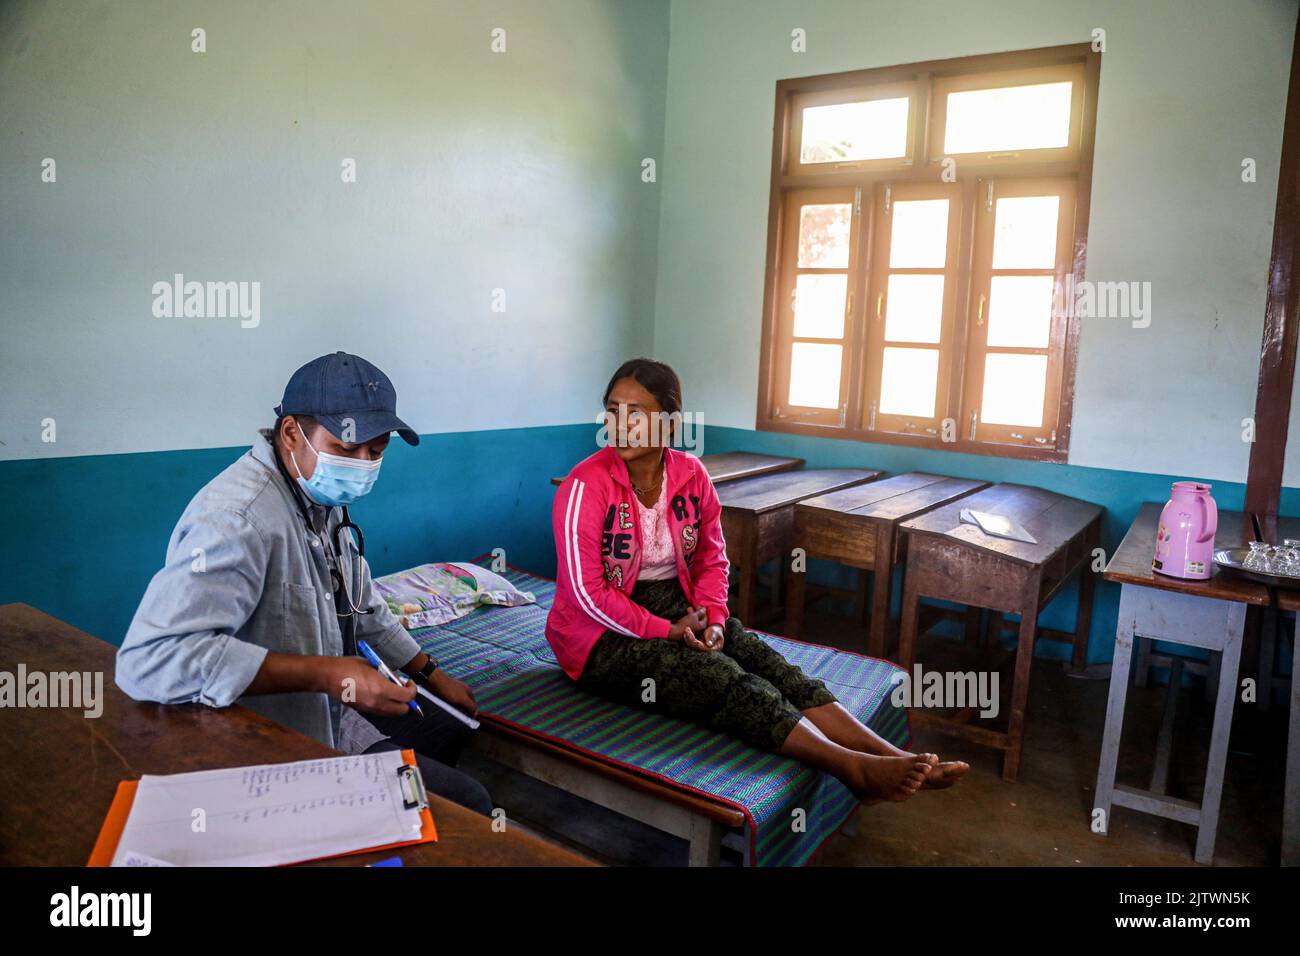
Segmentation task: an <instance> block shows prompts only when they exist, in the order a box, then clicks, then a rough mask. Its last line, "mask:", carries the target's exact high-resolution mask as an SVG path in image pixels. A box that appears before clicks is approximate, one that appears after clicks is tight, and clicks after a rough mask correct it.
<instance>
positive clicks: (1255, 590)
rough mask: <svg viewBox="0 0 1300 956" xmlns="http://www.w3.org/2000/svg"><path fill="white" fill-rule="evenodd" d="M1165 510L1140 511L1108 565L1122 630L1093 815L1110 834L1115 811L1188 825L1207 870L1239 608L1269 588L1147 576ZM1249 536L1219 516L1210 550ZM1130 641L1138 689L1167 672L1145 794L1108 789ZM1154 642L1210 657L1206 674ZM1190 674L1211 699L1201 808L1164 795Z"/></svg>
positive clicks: (1221, 575) (1240, 625)
mask: <svg viewBox="0 0 1300 956" xmlns="http://www.w3.org/2000/svg"><path fill="white" fill-rule="evenodd" d="M1163 507H1164V506H1163V505H1161V504H1156V503H1154V502H1148V503H1147V504H1144V505H1142V507H1141V508H1140V509H1139V510H1138V514H1137V517H1136V518H1135V519H1134V521H1133V524H1132V525H1131V526H1130V527H1129V529H1128V533H1127V534H1126V535H1125V536H1124V540H1123V541H1122V542H1121V543H1120V546H1119V548H1118V550H1116V552H1115V556H1114V557H1113V558H1111V560H1110V563H1109V564H1107V566H1106V571H1105V578H1106V580H1107V581H1112V582H1114V583H1117V584H1119V585H1120V598H1119V621H1118V624H1117V626H1116V630H1115V658H1114V663H1113V664H1112V667H1111V676H1110V699H1109V702H1108V703H1107V707H1106V730H1105V734H1104V736H1103V738H1102V745H1101V760H1100V761H1099V764H1098V768H1097V788H1096V791H1095V793H1096V797H1095V800H1096V806H1095V808H1094V812H1096V811H1100V814H1101V816H1100V821H1099V822H1100V824H1101V830H1100V832H1102V833H1106V832H1108V831H1109V828H1110V815H1111V812H1112V808H1113V806H1115V805H1118V806H1122V807H1128V808H1130V809H1133V810H1140V811H1142V812H1143V813H1150V814H1154V815H1156V816H1161V817H1167V818H1169V819H1172V820H1179V821H1181V822H1183V823H1189V824H1191V825H1192V826H1195V827H1197V835H1196V851H1195V858H1196V862H1198V863H1210V862H1212V861H1213V859H1214V841H1215V835H1216V833H1217V830H1218V823H1219V806H1220V802H1221V800H1222V796H1223V769H1224V765H1225V763H1226V761H1227V757H1228V737H1229V732H1230V731H1231V729H1232V711H1233V705H1234V704H1235V702H1236V694H1237V671H1238V664H1239V661H1240V657H1241V645H1242V636H1243V632H1244V631H1245V623H1246V607H1247V605H1251V604H1253V605H1256V606H1266V605H1267V604H1268V603H1269V597H1268V589H1267V588H1265V587H1264V586H1263V585H1260V584H1256V583H1255V582H1253V581H1250V580H1247V579H1245V578H1242V577H1238V576H1236V575H1233V574H1231V573H1227V572H1223V571H1219V570H1218V569H1215V571H1214V573H1213V575H1212V577H1210V578H1209V579H1208V580H1205V581H1191V580H1187V579H1184V578H1175V577H1169V576H1167V575H1163V574H1157V573H1156V572H1155V571H1153V570H1152V569H1151V559H1152V558H1153V557H1154V556H1155V543H1156V529H1157V527H1158V525H1159V521H1160V512H1161V510H1162V508H1163ZM1253 536H1254V533H1253V527H1252V525H1251V522H1250V519H1249V517H1248V516H1246V515H1243V514H1241V513H1239V512H1235V511H1220V512H1219V525H1218V529H1217V531H1216V533H1215V537H1214V546H1215V548H1233V547H1241V546H1242V545H1244V544H1245V543H1246V542H1247V541H1249V540H1251V538H1253ZM1135 640H1136V642H1137V646H1138V653H1137V655H1136V656H1137V662H1136V665H1135V666H1136V668H1137V674H1136V676H1137V678H1138V680H1139V682H1142V683H1144V682H1145V680H1146V674H1147V671H1148V670H1149V668H1150V666H1151V664H1153V663H1167V664H1168V666H1169V668H1170V671H1169V691H1168V692H1167V693H1168V696H1167V697H1166V699H1165V710H1164V716H1163V718H1162V720H1161V724H1160V731H1159V734H1158V735H1157V738H1156V755H1155V765H1154V770H1153V771H1152V774H1151V784H1150V786H1149V787H1148V788H1146V789H1142V788H1139V787H1130V786H1125V785H1121V784H1117V783H1116V782H1115V768H1116V765H1117V764H1118V761H1119V745H1120V738H1121V736H1122V733H1123V722H1124V704H1125V700H1126V697H1127V694H1128V684H1129V668H1130V661H1131V660H1132V658H1133V657H1134V656H1135V655H1134V653H1133V651H1134V642H1135ZM1157 640H1159V641H1165V642H1169V643H1176V644H1181V645H1184V646H1188V647H1199V648H1203V649H1205V650H1207V651H1209V652H1210V655H1211V660H1210V662H1209V664H1207V665H1198V664H1197V663H1196V662H1189V661H1186V660H1185V659H1184V658H1183V657H1182V656H1180V655H1176V654H1171V655H1166V656H1162V657H1159V658H1157V657H1156V656H1154V655H1153V654H1152V653H1151V645H1152V643H1153V642H1154V641H1157ZM1216 658H1217V662H1216ZM1193 667H1200V668H1203V669H1204V672H1205V674H1206V678H1207V681H1208V682H1209V683H1210V685H1211V687H1213V689H1214V697H1215V705H1214V727H1213V730H1212V731H1211V737H1210V753H1209V760H1208V762H1207V765H1206V771H1205V788H1204V791H1203V793H1202V797H1201V802H1200V803H1199V804H1197V803H1193V802H1192V801H1190V800H1183V799H1179V798H1176V797H1171V796H1169V795H1168V793H1167V788H1168V779H1169V756H1170V753H1171V751H1172V748H1173V725H1174V714H1175V706H1176V701H1177V693H1176V691H1177V688H1178V686H1179V685H1180V684H1181V682H1182V674H1183V670H1184V669H1189V670H1190V669H1192V668H1193Z"/></svg>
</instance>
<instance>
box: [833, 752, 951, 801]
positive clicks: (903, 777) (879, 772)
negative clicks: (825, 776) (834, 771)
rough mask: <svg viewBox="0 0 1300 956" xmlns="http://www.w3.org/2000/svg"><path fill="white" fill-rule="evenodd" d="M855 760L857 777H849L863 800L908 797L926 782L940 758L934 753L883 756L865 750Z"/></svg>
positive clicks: (849, 783)
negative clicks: (854, 778)
mask: <svg viewBox="0 0 1300 956" xmlns="http://www.w3.org/2000/svg"><path fill="white" fill-rule="evenodd" d="M860 758H861V759H859V760H857V761H855V762H854V768H855V773H856V776H857V779H856V780H854V781H852V782H850V781H847V780H846V781H845V783H846V784H847V785H848V787H849V789H850V790H852V791H853V795H854V796H855V797H857V798H858V800H859V801H860V802H862V803H876V802H878V801H881V800H891V801H900V800H906V799H907V798H908V797H910V796H912V794H914V793H916V792H917V791H918V790H920V789H921V787H922V786H923V785H924V784H925V780H926V777H927V776H929V774H930V772H931V770H932V769H933V767H934V765H935V764H936V763H938V761H939V758H938V757H936V756H935V755H934V754H920V755H917V756H912V755H907V756H903V757H880V756H876V755H875V754H861V755H860Z"/></svg>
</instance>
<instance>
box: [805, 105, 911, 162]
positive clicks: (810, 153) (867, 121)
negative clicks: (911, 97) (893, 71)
mask: <svg viewBox="0 0 1300 956" xmlns="http://www.w3.org/2000/svg"><path fill="white" fill-rule="evenodd" d="M907 109H908V100H907V97H902V98H900V99H891V100H870V101H868V102H865V103H836V104H833V105H830V106H810V107H808V108H807V109H805V110H804V111H803V138H802V142H801V144H800V147H799V161H800V162H802V163H845V162H853V161H855V160H860V159H889V158H891V157H895V156H903V155H905V154H906V152H907Z"/></svg>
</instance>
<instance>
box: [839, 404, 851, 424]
mask: <svg viewBox="0 0 1300 956" xmlns="http://www.w3.org/2000/svg"><path fill="white" fill-rule="evenodd" d="M848 416H849V403H848V402H845V403H844V404H842V405H841V406H840V428H843V427H844V423H845V422H846V421H847V420H848Z"/></svg>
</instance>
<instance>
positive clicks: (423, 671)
mask: <svg viewBox="0 0 1300 956" xmlns="http://www.w3.org/2000/svg"><path fill="white" fill-rule="evenodd" d="M424 656H425V661H424V666H423V667H421V668H420V673H418V674H416V675H415V678H416V680H418V681H419V682H420V683H421V684H423V685H424V686H425V687H428V686H429V678H431V677H433V672H434V671H436V670H437V669H438V662H437V661H436V660H434V657H433V655H432V654H425V655H424Z"/></svg>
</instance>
